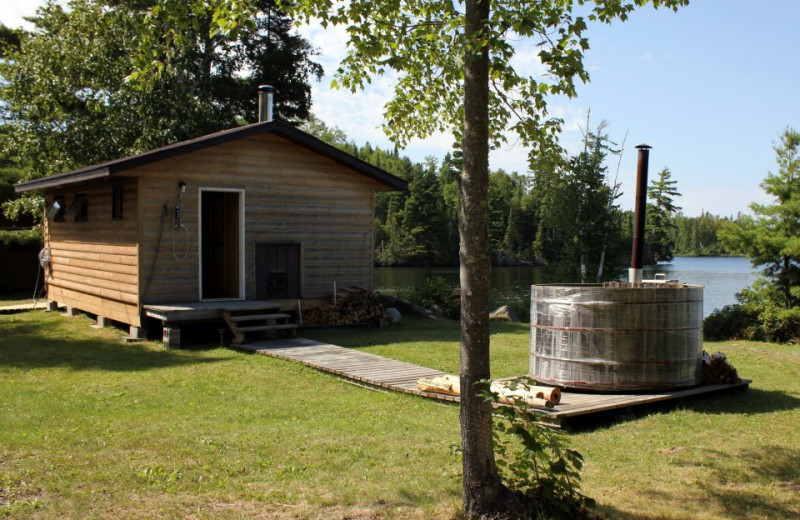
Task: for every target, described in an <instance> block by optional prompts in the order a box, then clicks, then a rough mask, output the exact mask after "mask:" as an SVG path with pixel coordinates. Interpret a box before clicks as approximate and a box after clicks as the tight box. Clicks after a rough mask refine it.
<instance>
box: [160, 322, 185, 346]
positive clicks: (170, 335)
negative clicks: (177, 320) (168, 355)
mask: <svg viewBox="0 0 800 520" xmlns="http://www.w3.org/2000/svg"><path fill="white" fill-rule="evenodd" d="M161 338H162V342H163V344H164V348H166V349H170V348H180V347H181V328H180V327H179V326H177V325H173V326H172V327H167V326H165V327H164V332H163V334H162V337H161Z"/></svg>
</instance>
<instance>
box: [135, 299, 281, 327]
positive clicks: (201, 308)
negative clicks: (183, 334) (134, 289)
mask: <svg viewBox="0 0 800 520" xmlns="http://www.w3.org/2000/svg"><path fill="white" fill-rule="evenodd" d="M279 307H280V305H279V304H278V303H277V302H273V301H268V300H224V301H211V302H185V303H156V304H146V305H142V308H143V309H144V313H145V315H146V316H148V317H150V318H155V319H157V320H161V321H164V322H181V321H201V320H214V319H219V320H221V319H222V316H223V313H224V312H225V311H252V310H261V309H265V310H266V309H269V310H274V311H277V310H278V309H279Z"/></svg>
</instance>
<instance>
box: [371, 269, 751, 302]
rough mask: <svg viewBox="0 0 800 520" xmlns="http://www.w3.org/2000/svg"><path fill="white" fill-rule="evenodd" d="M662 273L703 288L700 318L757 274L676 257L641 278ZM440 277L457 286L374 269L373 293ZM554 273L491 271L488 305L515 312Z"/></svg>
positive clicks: (454, 276)
mask: <svg viewBox="0 0 800 520" xmlns="http://www.w3.org/2000/svg"><path fill="white" fill-rule="evenodd" d="M656 273H664V274H666V275H667V278H669V279H670V280H679V281H681V282H684V283H691V284H696V285H703V286H704V287H705V290H704V291H703V315H704V316H708V315H709V314H710V313H711V311H713V310H714V309H718V308H720V307H723V306H724V305H729V304H731V303H735V302H736V298H735V295H736V293H737V292H739V291H741V290H742V289H744V288H745V287H748V286H749V285H750V284H752V283H753V281H755V279H756V278H757V276H758V273H757V272H756V271H755V270H754V269H753V268H752V267H751V266H750V260H748V259H747V258H724V257H677V258H674V259H673V260H672V262H671V263H669V264H659V265H657V266H647V267H646V268H645V269H644V277H645V278H646V279H647V278H653V277H654V276H655V274H656ZM437 276H441V277H443V278H444V279H445V280H447V281H448V282H449V283H450V284H452V285H454V286H455V285H458V268H457V267H376V268H375V278H374V283H375V289H377V290H383V291H387V292H392V293H398V292H399V293H402V292H404V291H411V290H413V289H414V288H415V287H421V286H422V285H423V284H424V283H425V280H426V278H429V277H437ZM560 281H562V280H560V279H559V277H558V273H557V272H556V270H554V269H553V268H550V267H528V266H526V267H495V268H493V269H492V274H491V291H492V292H491V305H492V306H493V307H494V306H500V305H504V304H514V306H515V308H517V307H519V306H520V305H523V304H524V303H526V302H528V301H529V300H530V287H531V285H534V284H540V283H557V282H560Z"/></svg>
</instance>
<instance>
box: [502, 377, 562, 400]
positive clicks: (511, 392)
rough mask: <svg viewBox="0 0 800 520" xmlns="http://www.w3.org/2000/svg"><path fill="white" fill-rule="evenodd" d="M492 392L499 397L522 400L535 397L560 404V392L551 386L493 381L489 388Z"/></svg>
mask: <svg viewBox="0 0 800 520" xmlns="http://www.w3.org/2000/svg"><path fill="white" fill-rule="evenodd" d="M491 390H492V392H495V393H497V394H500V395H501V396H504V395H507V396H515V395H516V396H519V397H522V398H523V399H527V398H528V397H537V398H539V399H544V400H545V401H550V402H551V403H553V404H558V403H560V402H561V390H559V389H558V388H555V387H552V386H531V385H528V384H526V383H523V382H517V383H514V382H513V381H494V382H493V383H492V387H491Z"/></svg>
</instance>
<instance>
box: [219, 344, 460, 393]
mask: <svg viewBox="0 0 800 520" xmlns="http://www.w3.org/2000/svg"><path fill="white" fill-rule="evenodd" d="M234 348H237V349H239V350H246V351H249V352H255V353H256V354H262V355H265V356H271V357H276V358H280V359H286V360H289V361H295V362H297V363H301V364H303V365H306V366H308V367H312V368H315V369H317V370H321V371H323V372H328V373H330V374H334V375H337V376H340V377H343V378H345V379H348V380H350V381H352V382H355V383H357V384H360V385H363V386H367V387H372V388H380V389H386V390H393V391H395V392H403V393H406V394H412V395H419V396H422V397H428V398H431V399H438V400H440V401H450V402H458V397H455V396H451V395H441V394H436V393H433V392H423V391H421V390H419V389H418V388H417V380H418V379H419V378H421V377H428V378H430V377H437V376H442V375H445V372H442V371H440V370H434V369H432V368H428V367H423V366H419V365H414V364H412V363H406V362H405V361H398V360H396V359H389V358H385V357H383V356H378V355H375V354H370V353H368V352H361V351H360V350H355V349H350V348H344V347H338V346H336V345H330V344H327V343H321V342H318V341H313V340H310V339H304V338H286V339H275V340H268V341H259V342H253V343H246V344H243V345H234Z"/></svg>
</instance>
